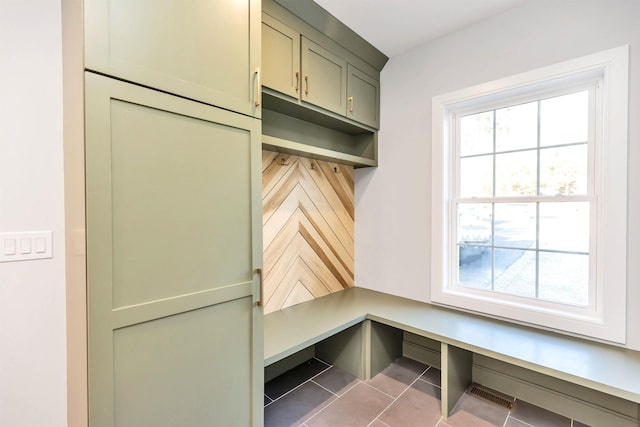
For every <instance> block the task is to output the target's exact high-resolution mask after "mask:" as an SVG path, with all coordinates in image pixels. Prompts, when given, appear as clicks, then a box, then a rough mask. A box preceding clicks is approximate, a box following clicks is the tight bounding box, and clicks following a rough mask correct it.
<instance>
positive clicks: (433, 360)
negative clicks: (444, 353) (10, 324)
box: [402, 331, 441, 369]
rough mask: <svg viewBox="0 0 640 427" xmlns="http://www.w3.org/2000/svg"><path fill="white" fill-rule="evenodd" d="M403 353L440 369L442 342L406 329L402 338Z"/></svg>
mask: <svg viewBox="0 0 640 427" xmlns="http://www.w3.org/2000/svg"><path fill="white" fill-rule="evenodd" d="M402 355H403V356H404V357H408V358H409V359H413V360H416V361H418V362H421V363H424V364H425V365H429V366H433V367H434V368H438V369H440V363H441V362H440V343H439V342H438V341H435V340H432V339H429V338H425V337H422V336H420V335H416V334H412V333H411V332H406V331H405V332H404V335H403V340H402Z"/></svg>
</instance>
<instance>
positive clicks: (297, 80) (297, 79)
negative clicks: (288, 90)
mask: <svg viewBox="0 0 640 427" xmlns="http://www.w3.org/2000/svg"><path fill="white" fill-rule="evenodd" d="M299 89H300V72H299V71H296V93H298V90H299Z"/></svg>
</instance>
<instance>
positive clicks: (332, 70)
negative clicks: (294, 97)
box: [301, 36, 347, 116]
mask: <svg viewBox="0 0 640 427" xmlns="http://www.w3.org/2000/svg"><path fill="white" fill-rule="evenodd" d="M302 76H303V78H302V88H301V90H302V100H303V101H307V102H310V103H312V104H315V105H317V106H319V107H322V108H324V109H326V110H329V111H333V112H334V113H338V114H341V115H343V116H344V115H346V112H347V108H346V103H347V102H346V101H347V62H346V61H345V60H344V59H342V58H340V57H339V56H337V55H335V54H333V53H332V52H330V51H328V50H327V49H325V48H323V47H322V46H320V45H318V44H316V43H314V42H312V41H311V40H309V39H307V38H306V37H304V36H303V37H302Z"/></svg>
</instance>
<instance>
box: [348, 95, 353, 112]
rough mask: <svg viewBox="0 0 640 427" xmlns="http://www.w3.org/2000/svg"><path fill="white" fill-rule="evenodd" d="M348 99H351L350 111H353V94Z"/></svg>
mask: <svg viewBox="0 0 640 427" xmlns="http://www.w3.org/2000/svg"><path fill="white" fill-rule="evenodd" d="M347 101H349V112H350V113H353V96H350V97H348V98H347Z"/></svg>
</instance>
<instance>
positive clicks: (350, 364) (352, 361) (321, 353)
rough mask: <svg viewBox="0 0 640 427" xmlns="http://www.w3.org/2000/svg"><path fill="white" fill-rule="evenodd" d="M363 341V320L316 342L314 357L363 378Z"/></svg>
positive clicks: (364, 334) (364, 340)
mask: <svg viewBox="0 0 640 427" xmlns="http://www.w3.org/2000/svg"><path fill="white" fill-rule="evenodd" d="M365 343H366V333H365V322H362V323H359V324H357V325H354V326H351V327H350V328H347V329H345V330H344V331H341V332H338V333H337V334H335V335H332V336H330V337H329V338H326V339H324V340H323V341H320V342H318V343H316V346H315V347H316V357H317V358H318V359H321V360H324V361H325V362H327V363H329V364H331V365H334V366H336V367H338V368H340V369H342V370H343V371H347V372H348V373H350V374H351V375H355V376H356V377H358V378H360V379H364V378H365V374H366V372H365V353H366V351H365Z"/></svg>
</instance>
